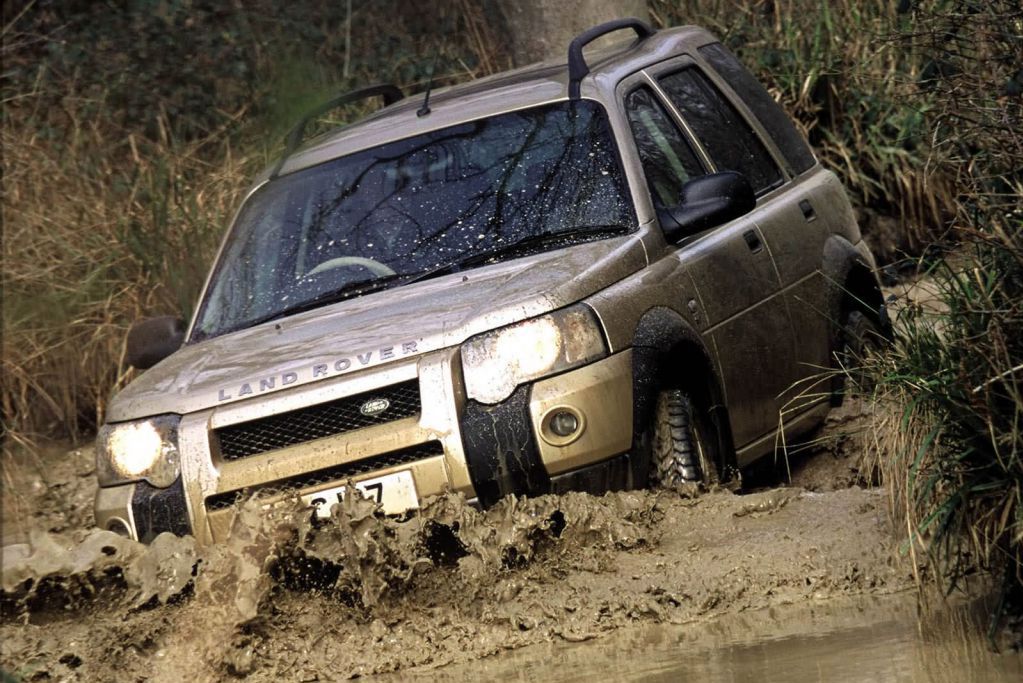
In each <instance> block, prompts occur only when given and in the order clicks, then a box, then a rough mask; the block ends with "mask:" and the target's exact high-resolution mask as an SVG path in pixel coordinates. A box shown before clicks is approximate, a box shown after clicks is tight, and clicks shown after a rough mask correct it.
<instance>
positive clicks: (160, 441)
mask: <svg viewBox="0 0 1023 683" xmlns="http://www.w3.org/2000/svg"><path fill="white" fill-rule="evenodd" d="M179 422H181V418H180V417H179V416H177V415H161V416H160V417H153V418H149V419H148V420H139V421H138V422H121V423H118V424H108V425H103V427H102V428H101V429H100V430H99V434H98V435H97V436H96V477H97V478H98V479H99V484H100V486H113V485H114V484H126V483H129V482H133V481H140V480H142V479H145V480H146V481H148V482H149V483H150V484H152V485H153V486H158V487H160V488H166V487H167V486H170V485H171V484H173V483H174V480H175V479H177V478H178V471H179V467H180V465H179V457H178V423H179Z"/></svg>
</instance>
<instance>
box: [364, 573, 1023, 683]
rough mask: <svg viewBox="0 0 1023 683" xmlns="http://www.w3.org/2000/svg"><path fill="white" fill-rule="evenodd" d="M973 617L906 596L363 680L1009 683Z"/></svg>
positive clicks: (1017, 660)
mask: <svg viewBox="0 0 1023 683" xmlns="http://www.w3.org/2000/svg"><path fill="white" fill-rule="evenodd" d="M984 609H985V605H983V604H981V603H980V602H967V601H963V600H960V601H958V604H948V603H946V602H944V601H943V600H940V599H937V600H935V601H933V603H932V604H931V605H929V606H928V605H923V606H921V605H920V604H919V600H918V596H917V594H916V593H915V592H906V593H903V594H900V595H898V596H890V597H887V598H885V599H878V598H870V597H859V598H855V599H836V600H830V601H827V602H823V603H819V604H813V605H806V604H799V605H786V606H779V607H774V608H770V609H767V610H758V611H755V612H751V613H747V614H732V615H727V616H723V617H720V618H717V619H714V620H711V621H707V622H698V623H692V624H687V625H665V624H656V625H650V626H642V627H633V628H626V629H620V630H618V631H616V632H614V633H613V634H611V635H609V636H607V637H605V638H600V639H597V640H591V641H587V642H584V643H563V642H557V643H546V644H542V645H534V646H530V647H526V648H522V649H520V650H516V651H514V652H511V653H507V654H503V655H501V656H499V657H495V658H492V659H486V660H483V661H478V662H473V663H470V664H462V665H456V666H449V667H444V668H442V669H435V670H427V671H408V672H402V673H399V674H394V675H387V676H380V677H374V678H373V680H379V681H381V683H385V682H386V683H418V682H420V681H427V680H429V681H437V682H438V683H445V682H447V681H451V682H454V681H464V680H487V681H495V682H497V681H537V680H548V681H558V682H559V683H573V682H575V681H579V682H580V683H581V682H583V681H593V680H611V681H665V682H667V681H673V682H674V681H689V680H693V681H701V683H734V682H735V681H757V682H758V683H772V682H774V681H777V682H778V683H789V682H790V681H828V682H829V683H853V682H860V681H928V682H931V683H943V682H945V681H947V682H948V683H961V682H963V681H984V682H989V683H996V682H998V681H1006V682H1009V681H1011V682H1013V683H1018V681H1021V680H1023V654H1021V653H1018V652H1012V651H1009V652H1003V653H999V652H995V651H993V650H992V649H991V648H990V647H989V645H988V643H987V641H986V639H984V638H983V637H982V636H981V633H982V624H983V621H984V617H983V616H982V615H983V613H984Z"/></svg>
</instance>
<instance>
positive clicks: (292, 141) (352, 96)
mask: <svg viewBox="0 0 1023 683" xmlns="http://www.w3.org/2000/svg"><path fill="white" fill-rule="evenodd" d="M378 95H379V96H380V97H382V98H383V99H384V106H385V107H386V106H388V105H391V104H394V103H395V102H397V101H398V100H400V99H402V98H403V97H405V95H404V94H402V92H401V90H400V89H398V86H396V85H391V84H390V83H377V84H375V85H367V86H366V87H365V88H359V89H358V90H352V91H351V92H346V93H345V94H344V95H338V96H337V97H335V98H334V99H332V100H330V101H329V102H324V103H323V104H321V105H320V106H319V107H317V108H316V109H314V110H312V111H311V112H309V113H308V114H306V115H305V116H303V117H302V120H301V121H299V122H298V124H297V125H296V126H295V127H294V128H292V129H291V132H290V133H288V137H287V138H285V140H284V153H283V154H281V158H280V160H279V161H278V162H277V165H276V166H274V169H273V171H271V172H270V179H271V180H272V179H274V178H276V177H277V174H278V173H280V172H281V167H282V166H284V162H285V161H287V159H288V157H289V156H291V153H292V152H294V151H295V150H296V149H298V146H299V145H300V144H302V135H303V134H304V133H305V127H306V126H307V125H309V122H310V121H312V120H313V119H315V118H316V117H318V116H322V115H323V114H326V113H327V112H328V111H330V110H331V109H334V108H335V107H340V106H341V105H342V104H350V103H351V102H357V101H358V100H364V99H366V98H368V97H376V96H378Z"/></svg>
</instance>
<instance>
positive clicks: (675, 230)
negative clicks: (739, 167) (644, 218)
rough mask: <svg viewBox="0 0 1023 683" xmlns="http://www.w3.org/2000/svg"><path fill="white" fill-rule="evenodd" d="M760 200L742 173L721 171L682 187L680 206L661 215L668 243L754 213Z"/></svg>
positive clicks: (696, 179)
mask: <svg viewBox="0 0 1023 683" xmlns="http://www.w3.org/2000/svg"><path fill="white" fill-rule="evenodd" d="M756 205H757V198H756V196H755V195H754V194H753V188H752V187H751V186H750V184H749V181H748V180H747V179H746V176H744V175H743V174H741V173H737V172H735V171H721V172H720V173H711V174H709V175H703V176H698V177H696V178H693V179H692V180H690V181H689V182H687V183H686V184H685V185H683V186H682V193H681V197H680V201H679V205H678V206H676V207H675V208H672V209H666V210H662V211H659V212H658V214H659V217H660V219H661V227H662V228H663V229H664V236H665V238H666V239H667V240H668V242H671V243H674V242H677V241H678V240H680V239H682V238H683V237H686V236H688V235H692V234H694V233H697V232H700V231H702V230H706V229H708V228H713V227H715V226H718V225H721V224H722V223H727V222H728V221H730V220H733V219H735V218H738V217H739V216H743V215H745V214H747V213H749V212H750V211H752V210H753V209H754V207H756Z"/></svg>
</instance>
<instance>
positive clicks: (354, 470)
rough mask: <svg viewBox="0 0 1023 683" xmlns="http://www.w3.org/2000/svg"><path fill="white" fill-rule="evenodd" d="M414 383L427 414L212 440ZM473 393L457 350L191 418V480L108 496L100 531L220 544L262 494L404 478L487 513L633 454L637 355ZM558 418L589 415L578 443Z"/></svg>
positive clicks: (580, 480)
mask: <svg viewBox="0 0 1023 683" xmlns="http://www.w3.org/2000/svg"><path fill="white" fill-rule="evenodd" d="M415 378H418V380H419V383H420V392H421V397H422V411H421V413H420V414H419V415H418V416H414V417H409V418H404V419H400V420H396V421H394V422H388V423H385V424H379V425H373V426H369V427H364V428H360V429H355V430H352V431H348V432H344V433H341V434H337V435H334V436H329V437H325V438H318V439H315V440H313V441H308V442H305V443H300V444H296V445H292V446H287V447H285V448H280V449H276V450H272V451H268V452H265V453H260V454H257V455H253V456H251V457H246V458H243V459H237V460H227V459H225V458H223V457H221V455H220V453H219V452H218V445H217V440H216V439H215V438H214V437H213V436H212V435H213V433H214V431H215V430H216V429H218V428H221V427H223V426H225V425H235V424H240V423H245V422H246V421H249V420H253V419H258V418H261V417H263V416H265V415H266V414H268V413H269V414H281V413H286V412H287V411H289V410H294V409H296V408H300V407H306V406H309V405H315V404H317V403H322V402H325V401H330V400H333V399H336V397H338V396H342V397H343V396H347V395H354V394H359V393H363V392H365V391H367V390H372V388H373V387H374V386H386V385H388V384H393V383H396V382H402V381H409V380H411V379H415ZM463 386H464V384H463V382H462V377H461V362H460V358H459V356H458V352H457V350H447V351H444V352H438V353H433V354H428V355H425V356H422V357H420V358H419V359H418V362H411V363H402V364H395V365H394V366H392V367H390V368H386V369H385V368H376V369H374V371H372V372H370V373H367V374H365V375H355V376H352V377H347V378H344V379H343V380H339V381H338V382H334V383H330V384H329V385H328V386H324V387H315V386H314V387H313V388H302V389H300V390H296V391H294V392H281V393H280V395H277V396H267V397H266V398H264V399H262V400H260V401H258V402H256V401H251V402H241V403H237V404H232V405H228V406H224V407H223V408H220V409H213V410H210V411H204V412H202V413H197V414H191V415H186V416H185V417H183V418H182V421H181V431H180V435H179V449H180V451H181V454H182V459H181V463H182V465H181V466H182V476H181V478H179V479H178V480H177V481H176V482H175V483H174V485H172V486H171V487H168V488H167V489H157V488H154V487H152V486H150V485H149V484H146V483H136V484H129V485H123V486H115V487H110V488H101V489H100V490H99V492H98V493H97V497H96V523H97V525H98V526H100V527H102V528H107V529H110V530H113V531H117V532H119V533H123V534H125V535H128V536H130V537H132V538H134V539H136V540H140V541H143V542H148V541H150V540H152V538H154V537H155V536H156V535H157V534H159V533H160V532H162V531H170V532H172V533H175V534H179V535H180V534H186V533H193V534H194V535H195V536H196V537H197V539H198V540H199V541H200V542H203V543H210V542H217V541H221V540H223V539H224V538H225V537H226V536H227V535H228V533H229V531H230V525H231V522H232V520H233V518H234V505H233V504H234V503H235V502H238V501H240V500H243V499H244V498H245V497H247V496H248V495H251V493H253V492H256V491H258V492H259V493H260V495H261V499H265V500H266V502H267V503H273V502H274V501H275V500H280V499H284V498H287V497H293V496H295V495H300V496H308V495H310V494H313V493H316V492H317V491H324V490H328V489H331V488H336V487H337V486H339V485H343V484H345V483H346V482H348V481H351V482H354V483H358V482H359V481H362V480H366V479H371V478H377V477H381V476H386V475H388V474H394V473H397V472H402V471H404V472H409V473H410V474H411V476H412V479H413V481H414V487H415V491H416V495H417V497H418V500H420V501H422V500H423V499H425V498H426V497H428V496H433V495H439V494H442V493H444V492H445V491H448V490H451V491H457V492H461V493H463V494H464V495H465V496H466V497H467V498H474V497H475V498H478V500H479V502H480V503H481V504H482V505H484V506H488V505H491V504H493V503H495V502H497V500H499V499H500V498H501V497H503V496H505V495H509V494H516V495H537V494H542V493H547V492H550V491H552V490H558V491H560V490H565V489H566V488H579V487H583V488H591V486H592V483H593V482H595V481H596V482H602V483H600V484H599V485H601V486H603V485H605V484H607V482H608V481H610V480H607V477H603V478H601V477H596V478H595V477H594V475H593V466H594V465H595V464H599V463H604V462H610V461H611V460H612V459H614V458H615V457H616V456H621V455H623V454H625V453H626V452H627V451H628V450H629V447H630V445H631V442H632V353H631V350H627V351H624V352H622V353H618V354H614V355H612V356H609V357H607V358H604V359H602V360H600V361H597V362H595V363H591V364H589V365H586V366H583V367H581V368H577V369H575V370H571V371H569V372H566V373H563V374H560V375H557V376H555V377H550V378H547V379H543V380H539V381H537V382H534V383H532V384H528V385H523V386H521V387H519V388H518V389H517V390H516V391H515V393H514V394H513V395H512V396H511V397H509V398H508V399H507V400H506V401H504V402H502V403H499V404H497V405H493V406H489V405H483V404H480V403H477V402H475V401H471V400H468V399H466V397H465V395H464V392H463V389H462V387H463ZM559 410H570V411H571V412H573V413H574V414H576V415H577V416H579V418H580V420H579V422H580V425H579V429H578V430H577V431H576V433H574V434H572V435H570V436H569V437H558V436H557V435H555V434H552V432H551V430H550V427H549V423H550V416H551V415H552V414H553V413H555V412H557V411H559ZM619 460H621V459H620V458H619ZM614 471H615V472H619V471H624V470H623V469H622V468H621V467H618V468H617V469H615V470H614ZM576 474H579V476H575V475H576ZM574 476H575V478H573V477H574ZM615 478H616V479H618V478H620V477H617V475H616V477H615ZM573 482H576V483H573ZM587 482H588V484H587Z"/></svg>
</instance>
